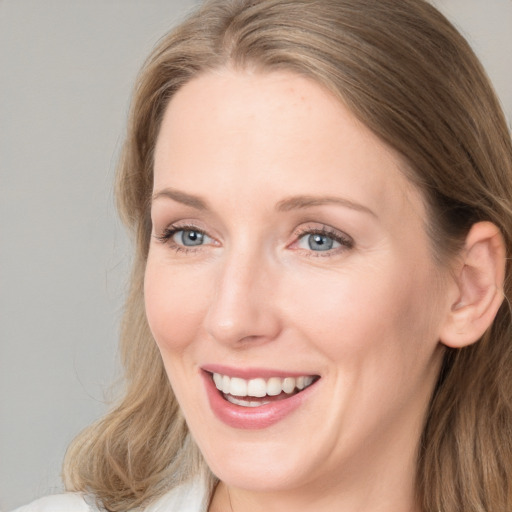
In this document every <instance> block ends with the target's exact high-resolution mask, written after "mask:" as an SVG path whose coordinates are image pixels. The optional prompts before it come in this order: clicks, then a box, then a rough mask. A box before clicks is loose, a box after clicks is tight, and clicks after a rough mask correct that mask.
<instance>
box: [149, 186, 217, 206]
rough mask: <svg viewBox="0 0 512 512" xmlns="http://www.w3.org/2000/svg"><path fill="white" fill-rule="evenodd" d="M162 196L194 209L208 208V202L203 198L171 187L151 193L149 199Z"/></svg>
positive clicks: (153, 199) (152, 199) (154, 199)
mask: <svg viewBox="0 0 512 512" xmlns="http://www.w3.org/2000/svg"><path fill="white" fill-rule="evenodd" d="M162 197H166V198H167V199H172V200H173V201H176V202H178V203H181V204H184V205H186V206H190V207H192V208H195V209H196V210H208V204H207V203H206V201H205V200H204V199H201V198H200V197H198V196H194V195H192V194H187V193H186V192H181V191H180V190H176V189H173V188H164V189H163V190H160V191H158V192H156V193H155V194H153V196H152V198H151V201H152V202H153V201H156V200H157V199H160V198H162Z"/></svg>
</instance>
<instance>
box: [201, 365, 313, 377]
mask: <svg viewBox="0 0 512 512" xmlns="http://www.w3.org/2000/svg"><path fill="white" fill-rule="evenodd" d="M201 369H202V370H203V371H205V372H208V373H220V374H221V375H227V376H229V377H238V378H240V379H247V380H249V379H257V378H263V379H270V378H271V377H280V378H283V379H284V378H286V377H303V376H312V377H317V376H318V374H317V373H314V372H309V371H307V370H306V371H288V370H280V369H272V368H256V367H254V368H252V367H232V366H225V365H221V364H206V365H204V366H201Z"/></svg>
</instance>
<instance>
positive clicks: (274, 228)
mask: <svg viewBox="0 0 512 512" xmlns="http://www.w3.org/2000/svg"><path fill="white" fill-rule="evenodd" d="M402 165H403V163H402V161H401V158H400V157H399V155H397V154H396V153H395V152H394V151H393V150H392V149H390V148H389V147H387V146H386V145H384V144H383V143H382V142H381V141H380V140H379V139H377V138H376V137H375V136H374V135H373V134H372V133H371V132H370V131H369V130H368V129H367V128H366V127H365V126H363V125H362V124H361V123H359V122H358V121H357V120H356V119H355V118H354V117H353V115H352V114H351V113H350V112H349V111H348V110H347V109H346V108H345V107H344V106H343V105H342V104H341V103H340V102H339V101H338V100H337V99H335V98H334V97H333V96H332V95H331V94H330V93H329V92H327V91H325V90H324V89H323V88H322V87H320V86H319V85H317V84H316V83H314V82H312V81H310V80H308V79H306V78H303V77H300V76H298V75H294V74H291V73H287V72H272V73H267V74H265V73H251V72H249V71H234V70H231V69H224V70H220V71H217V72H215V73H210V74H205V75H201V76H199V77H197V78H195V79H194V80H193V81H191V82H190V83H188V84H187V85H185V86H184V87H183V88H182V89H180V90H179V91H178V93H177V94H176V95H175V96H174V98H173V99H172V101H171V102H170V104H169V106H168V108H167V110H166V113H165V117H164V119H163V122H162V126H161V131H160V134H159V137H158V141H157V146H156V152H155V167H154V172H155V177H154V199H153V202H152V209H151V215H152V221H153V235H154V236H152V241H151V245H150V250H149V256H148V262H147V269H146V276H145V300H146V310H147V317H148V321H149V324H150V328H151V330H152V333H153V335H154V338H155V340H156V342H157V344H158V347H159V349H160V351H161V354H162V358H163V361H164V364H165V368H166V371H167V373H168V376H169V379H170V382H171V384H172V387H173V389H174V391H175V393H176V396H177V398H178V400H179V403H180V405H181V408H182V410H183V412H184V414H185V417H186V419H187V422H188V425H189V428H190V430H191V432H192V434H193V436H194V438H195V440H196V442H197V443H198V445H199V447H200V449H201V451H202V453H203V455H204V457H205V459H206V461H207V462H208V464H209V466H210V468H211V469H212V471H213V472H214V473H215V474H216V475H217V476H218V477H219V478H220V480H221V483H220V485H219V486H218V488H217V491H216V493H215V495H214V497H213V500H212V503H211V506H210V511H215V510H219V511H220V510H231V509H232V510H235V511H236V510H244V511H246V512H251V511H262V510H265V511H274V510H276V511H277V510H281V511H282V510H301V511H309V510H311V511H316V512H319V511H328V510H329V511H331V510H337V511H338V510H340V511H345V510H346V511H351V512H355V511H370V510H371V511H379V512H384V511H390V512H391V511H393V512H401V511H403V512H411V511H414V510H417V507H416V505H415V499H414V476H415V464H416V452H417V446H418V440H419V436H420V433H421V430H422V423H423V419H424V415H425V411H426V407H427V403H428V400H429V398H430V395H431V393H432V389H433V386H434V384H435V381H436V378H437V375H438V372H439V367H440V361H441V355H442V349H441V345H440V343H439V339H440V332H441V330H442V328H443V325H444V324H445V323H446V317H447V314H448V312H449V311H450V310H451V307H452V303H453V300H454V297H453V293H451V292H450V289H451V288H450V287H451V286H452V284H453V283H452V281H451V279H450V277H449V274H448V272H447V271H445V270H444V269H440V268H436V265H435V263H434V260H433V257H432V247H431V244H430V241H429V239H428V236H427V234H426V231H425V224H426V222H427V219H426V215H425V209H424V205H423V202H422V198H421V195H420V194H419V192H418V191H417V190H415V189H414V187H413V186H412V185H411V184H410V183H409V182H408V181H407V179H406V178H405V177H404V175H403V173H402V172H401V170H400V169H401V166H402ZM171 189H172V190H173V191H176V190H177V191H180V192H184V193H186V194H189V195H193V196H197V197H199V198H200V199H201V201H202V202H203V203H204V204H203V205H202V206H204V208H198V206H199V204H198V203H197V201H196V203H195V204H194V203H193V202H190V201H188V203H189V204H184V203H183V202H181V200H180V199H182V198H180V197H177V196H176V195H174V198H171V197H169V195H168V194H167V195H165V194H162V191H164V190H165V191H169V190H171ZM294 196H313V197H330V198H332V197H335V198H337V199H340V200H341V202H327V203H325V204H316V203H315V204H309V206H305V205H304V204H302V206H301V207H298V202H297V201H295V202H292V203H288V208H284V209H283V208H281V209H279V205H281V206H282V202H283V201H285V200H288V199H289V198H291V197H294ZM170 226H173V229H177V230H179V229H181V230H183V229H196V230H198V231H200V232H202V233H204V234H205V235H204V239H203V242H204V243H203V244H202V245H199V246H194V247H192V248H190V247H188V248H187V247H185V246H184V245H183V243H182V242H183V239H182V238H181V235H182V234H183V231H181V232H180V231H178V232H176V234H174V235H173V237H171V238H170V239H167V240H164V239H163V238H164V235H165V233H166V229H169V227H170ZM321 229H324V230H327V234H328V236H331V237H333V238H337V237H341V238H339V239H340V240H341V242H340V243H339V244H338V245H337V244H334V245H333V248H332V249H331V250H327V251H318V250H313V249H311V248H310V245H309V242H310V241H311V237H310V235H309V234H308V233H310V232H311V231H312V230H313V231H314V230H321ZM207 364H224V365H227V366H230V367H234V368H247V367H249V368H254V367H256V368H266V369H272V370H276V371H277V370H279V371H281V372H282V371H284V372H294V373H300V374H304V375H319V376H320V377H321V379H320V380H319V381H318V382H317V384H316V385H315V387H316V389H315V390H314V391H313V390H312V392H311V394H310V396H309V398H308V399H307V400H306V401H305V402H304V403H303V404H302V405H301V406H300V407H299V408H298V409H297V410H295V411H294V412H293V413H291V414H290V415H288V416H286V417H285V418H284V419H282V420H281V421H279V422H278V423H276V424H274V425H272V426H270V427H268V428H263V429H256V430H244V429H236V428H233V427H230V426H227V425H225V424H224V423H222V422H221V421H220V420H219V419H217V418H216V417H215V415H214V414H213V413H212V411H211V409H210V406H209V403H208V400H207V397H206V393H205V388H204V383H203V379H202V378H201V375H200V373H201V371H200V369H201V367H203V366H204V365H207ZM230 507H231V508H230Z"/></svg>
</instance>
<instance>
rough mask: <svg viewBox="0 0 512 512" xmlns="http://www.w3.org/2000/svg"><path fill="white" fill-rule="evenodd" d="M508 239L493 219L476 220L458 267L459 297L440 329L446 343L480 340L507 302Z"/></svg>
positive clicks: (467, 343) (470, 342) (456, 343)
mask: <svg viewBox="0 0 512 512" xmlns="http://www.w3.org/2000/svg"><path fill="white" fill-rule="evenodd" d="M505 259H506V250H505V242H504V240H503V236H502V234H501V232H500V230H499V229H498V228H497V227H496V226H495V225H494V224H492V223H491V222H478V223H476V224H474V225H473V226H472V227H471V229H470V231H469V233H468V236H467V237H466V242H465V245H464V250H463V254H462V258H461V262H460V264H459V265H458V267H457V270H456V276H455V278H456V285H457V293H458V296H457V300H455V301H454V302H453V304H452V305H451V309H450V311H449V312H448V314H447V317H446V321H445V324H444V325H443V327H442V330H441V333H440V340H441V342H442V343H443V344H445V345H447V346H449V347H452V348H462V347H465V346H467V345H471V344H472V343H475V342H476V341H478V340H479V339H480V338H481V337H482V335H483V334H484V332H485V331H486V330H487V329H488V327H489V326H490V325H491V324H492V322H493V320H494V318H495V316H496V313H497V312H498V309H499V308H500V306H501V303H502V302H503V282H504V279H505Z"/></svg>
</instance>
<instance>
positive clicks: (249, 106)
mask: <svg viewBox="0 0 512 512" xmlns="http://www.w3.org/2000/svg"><path fill="white" fill-rule="evenodd" d="M402 166H403V161H402V159H401V157H400V156H399V155H398V154H397V153H396V152H395V151H394V150H392V149H391V148H390V147H388V146H387V145H385V144H384V143H383V142H382V141H381V140H380V139H378V138H377V137H376V136H375V135H374V134H373V133H372V132H371V131H370V130H369V129H367V128H366V127H365V126H364V125H363V124H362V123H361V122H359V121H358V120H357V119H356V118H355V117H354V116H353V115H352V114H351V112H350V111H349V110H348V109H347V108H346V107H345V106H344V105H343V104H342V103H341V102H340V101H339V100H338V99H337V98H335V97H334V95H332V94H331V93H329V92H328V91H327V90H326V89H325V88H323V87H321V86H320V85H318V84H317V83H315V82H314V81H312V80H310V79H307V78H305V77H302V76H299V75H296V74H294V73H291V72H271V73H261V72H260V73H253V72H248V71H244V72H237V71H233V70H229V69H226V70H220V71H217V72H215V73H209V74H204V75H200V76H199V77H197V78H195V79H193V80H192V81H191V82H189V83H188V84H186V85H185V86H184V87H182V88H181V89H180V90H179V91H178V92H177V94H176V95H175V96H174V97H173V99H172V100H171V102H170V103H169V105H168V107H167V109H166V112H165V115H164V118H163V122H162V126H161V130H160V134H159V137H158V141H157V146H156V151H155V169H154V171H155V178H154V179H155V181H154V189H155V190H158V189H161V188H163V187H177V188H180V189H183V190H184V191H187V192H193V193H197V194H200V195H206V196H208V195H218V196H222V195H224V196H226V197H232V196H233V193H234V192H236V195H237V196H238V197H239V198H240V204H241V205H245V206H247V205H248V204H252V203H258V204H262V203H264V200H266V199H269V200H272V201H279V200H280V199H282V197H280V196H283V194H288V195H294V194H304V193H305V192H307V193H309V194H333V193H337V194H340V195H343V196H344V197H345V198H347V199H349V200H354V201H358V202H363V203H364V204H366V205H367V206H368V207H369V208H372V209H376V210H382V212H381V213H382V214H384V213H391V211H392V213H394V215H395V216H396V215H397V214H399V213H400V212H399V211H401V210H403V209H404V208H405V209H408V208H411V206H412V207H413V208H414V210H416V212H417V213H418V212H420V211H421V212H423V209H422V201H421V196H420V194H419V193H418V192H417V191H416V189H415V188H414V187H413V185H412V184H411V183H410V182H409V181H408V180H407V179H406V178H405V176H404V174H403V173H402V171H401V167H402ZM255 198H259V201H255ZM213 199H215V197H213ZM402 213H403V212H402Z"/></svg>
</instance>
